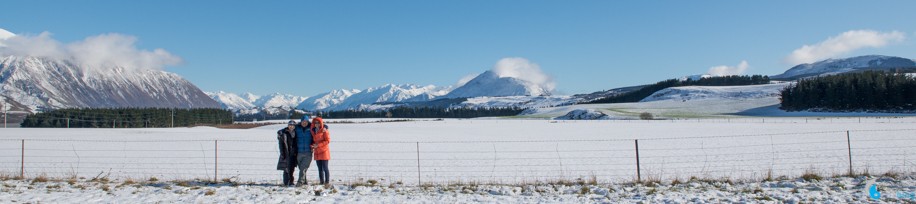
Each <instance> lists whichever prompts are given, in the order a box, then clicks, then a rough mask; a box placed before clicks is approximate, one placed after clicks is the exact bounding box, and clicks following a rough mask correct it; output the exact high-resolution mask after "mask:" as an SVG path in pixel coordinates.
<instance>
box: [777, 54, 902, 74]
mask: <svg viewBox="0 0 916 204" xmlns="http://www.w3.org/2000/svg"><path fill="white" fill-rule="evenodd" d="M890 69H906V70H914V71H916V61H913V60H912V59H907V58H902V57H895V56H884V55H864V56H857V57H850V58H843V59H827V60H822V61H818V62H814V63H806V64H799V65H796V66H794V67H792V68H790V69H789V70H786V72H784V73H782V74H777V75H773V76H771V78H773V79H788V80H792V79H798V78H804V77H812V76H820V75H825V74H839V73H846V72H857V71H865V70H890Z"/></svg>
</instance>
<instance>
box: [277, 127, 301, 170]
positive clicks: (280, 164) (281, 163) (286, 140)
mask: <svg viewBox="0 0 916 204" xmlns="http://www.w3.org/2000/svg"><path fill="white" fill-rule="evenodd" d="M277 141H278V143H279V148H280V159H279V160H278V161H277V170H282V171H283V185H284V186H291V185H294V184H295V183H294V178H293V171H295V170H296V153H297V150H298V147H297V145H296V121H292V120H290V121H289V122H288V123H287V126H286V128H283V129H280V130H279V131H277Z"/></svg>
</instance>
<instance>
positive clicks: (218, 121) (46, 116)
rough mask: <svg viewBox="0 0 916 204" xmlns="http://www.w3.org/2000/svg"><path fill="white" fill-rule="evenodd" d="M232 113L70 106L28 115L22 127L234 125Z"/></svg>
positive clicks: (208, 110) (216, 110) (209, 109)
mask: <svg viewBox="0 0 916 204" xmlns="http://www.w3.org/2000/svg"><path fill="white" fill-rule="evenodd" d="M232 120H233V114H232V112H230V111H228V110H223V109H216V108H200V109H169V108H68V109H56V110H49V111H45V112H41V113H36V114H31V115H28V116H26V118H25V120H23V121H22V123H21V124H20V125H21V126H22V127H55V128H67V127H70V128H151V127H191V126H199V125H222V124H231V123H232Z"/></svg>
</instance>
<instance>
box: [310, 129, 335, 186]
mask: <svg viewBox="0 0 916 204" xmlns="http://www.w3.org/2000/svg"><path fill="white" fill-rule="evenodd" d="M311 133H312V139H313V142H312V148H313V150H312V152H314V154H315V156H314V157H315V158H314V159H315V164H316V165H317V166H318V179H320V180H321V184H328V183H329V182H328V181H330V180H331V179H330V175H329V174H328V160H331V150H330V149H329V148H328V144H329V143H331V133H330V132H328V129H327V128H325V126H324V120H323V119H321V117H315V118H314V119H312V128H311Z"/></svg>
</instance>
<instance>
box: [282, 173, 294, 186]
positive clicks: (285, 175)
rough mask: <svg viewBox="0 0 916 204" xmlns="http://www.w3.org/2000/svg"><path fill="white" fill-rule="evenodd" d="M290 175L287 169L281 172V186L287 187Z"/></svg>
mask: <svg viewBox="0 0 916 204" xmlns="http://www.w3.org/2000/svg"><path fill="white" fill-rule="evenodd" d="M292 176H293V175H292V173H290V172H289V169H287V170H284V171H283V186H288V185H289V184H290V183H291V182H292V180H293V179H292V178H290V177H292Z"/></svg>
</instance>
